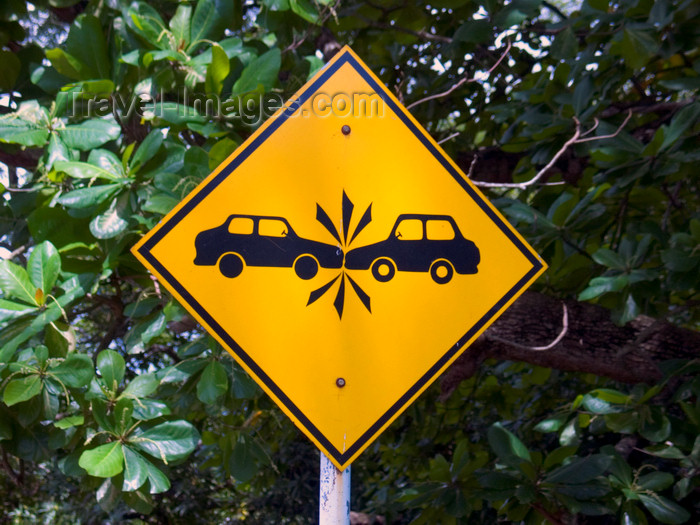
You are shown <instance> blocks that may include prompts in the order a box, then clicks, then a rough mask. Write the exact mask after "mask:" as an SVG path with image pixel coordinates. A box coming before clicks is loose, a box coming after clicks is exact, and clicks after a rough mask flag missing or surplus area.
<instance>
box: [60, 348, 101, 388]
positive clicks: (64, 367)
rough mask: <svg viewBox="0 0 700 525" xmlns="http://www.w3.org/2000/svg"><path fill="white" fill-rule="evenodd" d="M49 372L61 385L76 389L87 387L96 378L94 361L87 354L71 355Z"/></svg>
mask: <svg viewBox="0 0 700 525" xmlns="http://www.w3.org/2000/svg"><path fill="white" fill-rule="evenodd" d="M49 371H50V373H51V375H53V376H54V377H55V378H56V379H58V380H59V381H60V382H61V383H63V384H64V385H66V386H69V387H74V388H78V387H81V386H85V385H87V384H88V383H90V381H91V380H92V378H93V377H94V376H95V366H94V364H93V362H92V359H91V358H90V356H87V355H85V354H71V355H69V356H68V357H66V359H65V360H64V361H63V362H62V363H60V364H59V365H58V366H57V367H55V368H51V369H50V370H49Z"/></svg>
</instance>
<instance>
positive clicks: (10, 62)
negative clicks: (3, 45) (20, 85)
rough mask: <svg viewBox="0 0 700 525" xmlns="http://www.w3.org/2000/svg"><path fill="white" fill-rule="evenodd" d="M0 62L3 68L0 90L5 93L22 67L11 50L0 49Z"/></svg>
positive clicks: (15, 79)
mask: <svg viewBox="0 0 700 525" xmlns="http://www.w3.org/2000/svg"><path fill="white" fill-rule="evenodd" d="M0 64H2V68H3V74H2V75H1V76H0V92H5V93H7V92H8V91H10V90H11V89H12V88H13V87H14V85H15V82H16V81H17V77H18V76H19V72H20V71H21V69H22V62H21V61H20V59H19V58H18V57H17V55H16V54H14V53H13V52H12V51H7V50H5V49H0Z"/></svg>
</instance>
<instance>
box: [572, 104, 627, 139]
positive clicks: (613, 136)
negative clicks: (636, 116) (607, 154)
mask: <svg viewBox="0 0 700 525" xmlns="http://www.w3.org/2000/svg"><path fill="white" fill-rule="evenodd" d="M631 118H632V110H631V109H630V110H627V116H626V117H625V120H623V121H622V124H620V127H619V128H617V129H616V130H615V132H614V133H610V134H609V135H598V136H597V137H587V138H583V137H585V136H586V135H588V134H589V133H590V132H591V131H593V130H594V129H595V128H597V127H598V123H597V120H598V119H596V124H595V125H594V126H593V127H592V128H591V129H590V130H588V131H587V132H586V133H585V134H584V135H583V136H582V137H581V138H580V139H579V140H578V141H577V142H576V143H577V144H581V143H583V142H592V141H594V140H604V139H613V138H615V137H617V136H618V135H619V134H620V133H621V132H622V130H623V129H625V126H626V125H627V123H628V122H629V121H630V119H631Z"/></svg>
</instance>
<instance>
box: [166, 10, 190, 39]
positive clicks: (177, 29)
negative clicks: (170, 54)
mask: <svg viewBox="0 0 700 525" xmlns="http://www.w3.org/2000/svg"><path fill="white" fill-rule="evenodd" d="M191 18H192V6H189V5H186V4H180V5H179V6H177V9H176V10H175V14H174V15H173V17H172V18H171V19H170V22H169V24H168V26H169V27H170V31H171V32H172V34H173V37H174V38H175V44H176V48H177V49H185V48H186V47H187V45H188V44H189V43H190V20H191Z"/></svg>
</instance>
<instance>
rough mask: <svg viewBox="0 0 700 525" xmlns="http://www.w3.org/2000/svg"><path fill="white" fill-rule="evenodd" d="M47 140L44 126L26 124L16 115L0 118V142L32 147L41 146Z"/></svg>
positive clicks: (47, 131) (47, 135)
mask: <svg viewBox="0 0 700 525" xmlns="http://www.w3.org/2000/svg"><path fill="white" fill-rule="evenodd" d="M48 138H49V130H48V127H46V126H41V125H39V124H35V123H33V122H28V121H26V120H24V119H22V118H20V117H18V116H17V115H12V114H10V115H3V116H0V142H7V143H11V144H20V145H22V146H27V147H34V146H43V145H44V144H46V141H47V140H48Z"/></svg>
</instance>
